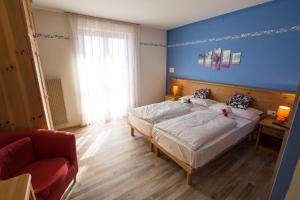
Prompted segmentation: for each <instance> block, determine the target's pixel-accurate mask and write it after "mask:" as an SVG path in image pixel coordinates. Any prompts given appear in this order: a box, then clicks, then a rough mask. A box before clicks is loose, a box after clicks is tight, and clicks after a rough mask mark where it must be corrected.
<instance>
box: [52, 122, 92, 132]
mask: <svg viewBox="0 0 300 200" xmlns="http://www.w3.org/2000/svg"><path fill="white" fill-rule="evenodd" d="M86 126H87V125H81V124H77V125H74V126H68V127H65V128H59V129H58V130H59V131H67V130H69V129H73V128H83V127H86Z"/></svg>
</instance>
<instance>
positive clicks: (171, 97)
mask: <svg viewBox="0 0 300 200" xmlns="http://www.w3.org/2000/svg"><path fill="white" fill-rule="evenodd" d="M179 98H180V96H175V97H174V96H173V95H166V96H165V101H177V100H178V99H179Z"/></svg>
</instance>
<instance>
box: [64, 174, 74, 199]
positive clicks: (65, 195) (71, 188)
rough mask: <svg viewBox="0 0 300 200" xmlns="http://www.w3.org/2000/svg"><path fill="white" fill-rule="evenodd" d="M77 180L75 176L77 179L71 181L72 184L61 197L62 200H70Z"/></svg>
mask: <svg viewBox="0 0 300 200" xmlns="http://www.w3.org/2000/svg"><path fill="white" fill-rule="evenodd" d="M76 180H77V178H76V176H75V178H74V179H73V180H72V181H71V183H70V184H69V186H68V187H67V189H66V190H65V192H64V193H63V195H62V196H61V198H60V200H66V199H68V197H69V195H70V194H71V192H72V191H73V189H74V187H75V185H76V183H77V181H76Z"/></svg>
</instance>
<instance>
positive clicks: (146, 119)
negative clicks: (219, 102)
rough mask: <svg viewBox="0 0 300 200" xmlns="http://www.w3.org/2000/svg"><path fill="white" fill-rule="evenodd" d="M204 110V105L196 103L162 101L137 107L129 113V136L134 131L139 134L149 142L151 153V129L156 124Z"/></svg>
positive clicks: (132, 134)
mask: <svg viewBox="0 0 300 200" xmlns="http://www.w3.org/2000/svg"><path fill="white" fill-rule="evenodd" d="M205 109H207V107H206V106H204V105H200V104H198V103H184V102H183V101H175V102H174V101H164V102H160V103H156V104H150V105H146V106H142V107H138V108H136V109H133V110H132V111H131V112H129V116H128V125H129V126H130V128H131V136H134V131H137V132H139V133H140V134H141V135H142V136H143V137H144V138H145V139H147V140H148V141H149V142H150V144H151V151H153V145H152V143H151V138H152V129H153V126H154V125H155V124H156V123H159V122H162V121H164V120H168V119H171V118H174V117H178V116H182V115H186V114H189V113H192V112H195V111H200V110H205Z"/></svg>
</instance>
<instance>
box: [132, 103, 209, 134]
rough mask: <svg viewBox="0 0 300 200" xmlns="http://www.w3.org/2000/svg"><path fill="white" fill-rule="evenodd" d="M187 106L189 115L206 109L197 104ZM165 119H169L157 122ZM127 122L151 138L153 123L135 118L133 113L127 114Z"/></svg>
mask: <svg viewBox="0 0 300 200" xmlns="http://www.w3.org/2000/svg"><path fill="white" fill-rule="evenodd" d="M189 106H190V112H189V113H191V112H195V111H199V110H204V109H207V108H206V107H204V106H201V105H198V104H189ZM189 113H184V114H189ZM178 116H181V115H178ZM178 116H177V117H178ZM167 119H169V118H168V117H163V118H161V119H160V120H159V122H161V121H164V120H167ZM128 121H129V123H130V124H131V125H132V126H134V127H135V128H137V129H138V130H139V131H141V132H142V133H143V134H144V135H146V136H149V137H151V136H152V129H153V126H154V124H153V123H150V122H148V121H146V120H143V119H141V118H139V117H137V116H136V115H135V114H134V113H133V112H129V116H128Z"/></svg>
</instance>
